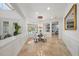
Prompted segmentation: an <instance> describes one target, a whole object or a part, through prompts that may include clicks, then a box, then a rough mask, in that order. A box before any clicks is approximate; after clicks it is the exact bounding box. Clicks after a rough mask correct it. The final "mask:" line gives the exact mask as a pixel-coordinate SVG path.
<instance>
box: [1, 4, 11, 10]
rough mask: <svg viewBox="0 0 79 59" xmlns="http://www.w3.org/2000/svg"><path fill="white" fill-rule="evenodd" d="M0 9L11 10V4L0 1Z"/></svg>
mask: <svg viewBox="0 0 79 59" xmlns="http://www.w3.org/2000/svg"><path fill="white" fill-rule="evenodd" d="M0 10H12V6H11V5H10V4H6V3H0Z"/></svg>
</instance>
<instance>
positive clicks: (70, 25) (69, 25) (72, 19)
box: [64, 4, 77, 30]
mask: <svg viewBox="0 0 79 59" xmlns="http://www.w3.org/2000/svg"><path fill="white" fill-rule="evenodd" d="M76 14H77V5H76V4H74V5H73V6H72V8H71V9H70V11H69V12H68V14H67V15H66V16H65V18H64V29H65V30H76V28H77V26H76V25H77V22H76V21H77V18H76V17H77V15H76Z"/></svg>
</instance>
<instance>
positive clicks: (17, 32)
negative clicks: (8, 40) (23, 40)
mask: <svg viewBox="0 0 79 59" xmlns="http://www.w3.org/2000/svg"><path fill="white" fill-rule="evenodd" d="M14 25H15V32H14V36H16V35H18V34H19V30H20V28H21V27H20V26H19V25H18V23H14Z"/></svg>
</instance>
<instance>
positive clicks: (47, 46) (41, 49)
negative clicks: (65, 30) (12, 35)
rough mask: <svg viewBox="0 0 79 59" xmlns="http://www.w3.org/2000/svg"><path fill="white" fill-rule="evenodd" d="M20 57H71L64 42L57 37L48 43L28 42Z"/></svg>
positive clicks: (49, 39) (48, 40)
mask: <svg viewBox="0 0 79 59" xmlns="http://www.w3.org/2000/svg"><path fill="white" fill-rule="evenodd" d="M18 55H19V56H70V55H71V54H70V53H69V51H68V50H67V48H66V46H65V45H64V43H63V41H62V40H59V39H58V38H57V36H53V37H52V38H48V39H47V42H44V43H43V42H38V43H34V41H33V40H32V39H31V40H28V42H26V43H25V44H24V46H23V48H22V49H21V51H20V53H19V54H18Z"/></svg>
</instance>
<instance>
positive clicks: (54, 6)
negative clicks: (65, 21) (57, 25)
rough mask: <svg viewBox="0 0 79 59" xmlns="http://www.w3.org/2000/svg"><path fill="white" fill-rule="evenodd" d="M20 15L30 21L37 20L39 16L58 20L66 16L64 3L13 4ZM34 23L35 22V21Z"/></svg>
mask: <svg viewBox="0 0 79 59" xmlns="http://www.w3.org/2000/svg"><path fill="white" fill-rule="evenodd" d="M12 5H13V7H14V8H15V9H16V10H17V11H18V12H19V14H20V15H21V16H22V17H24V18H26V19H27V18H28V19H32V20H33V19H35V20H37V19H38V18H37V17H38V16H43V19H47V20H48V19H56V18H57V19H58V18H61V17H63V16H64V13H65V6H66V4H64V3H16V4H14V3H13V4H12ZM33 21H34V20H33Z"/></svg>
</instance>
